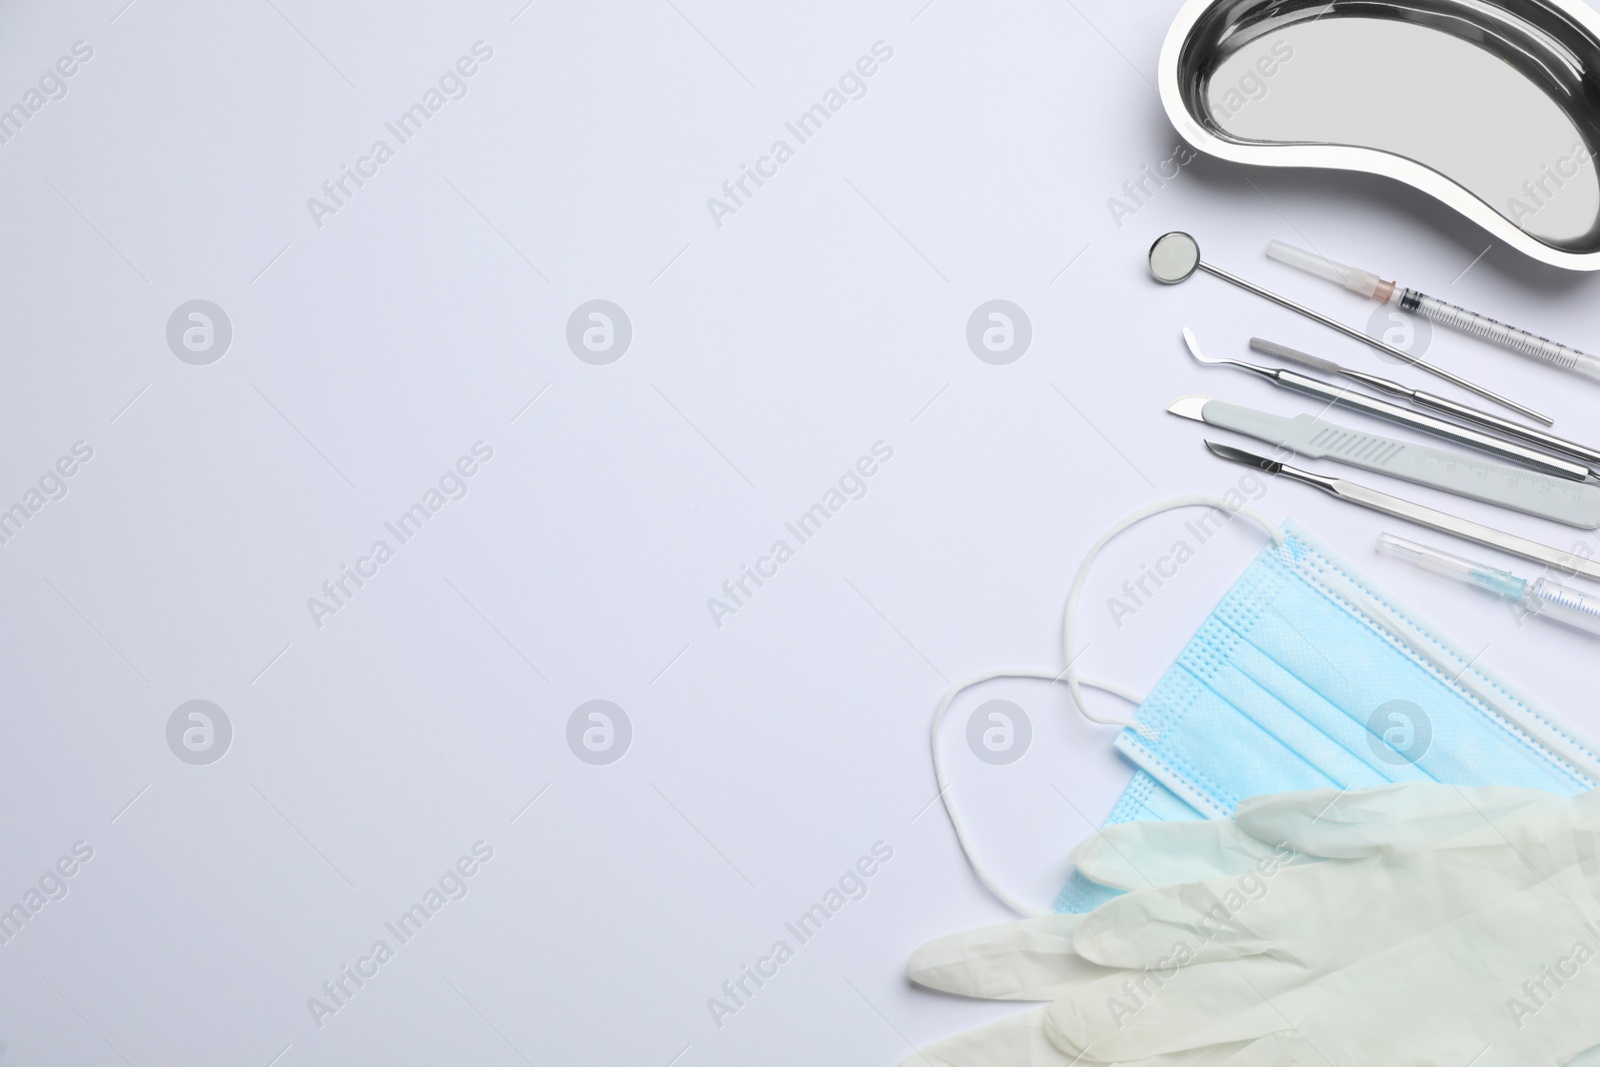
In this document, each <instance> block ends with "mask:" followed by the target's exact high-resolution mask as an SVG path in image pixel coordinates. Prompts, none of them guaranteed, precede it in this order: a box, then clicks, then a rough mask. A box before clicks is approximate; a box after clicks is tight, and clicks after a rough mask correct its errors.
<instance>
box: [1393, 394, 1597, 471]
mask: <svg viewBox="0 0 1600 1067" xmlns="http://www.w3.org/2000/svg"><path fill="white" fill-rule="evenodd" d="M1411 400H1412V402H1413V403H1415V404H1419V405H1421V406H1423V407H1429V408H1432V409H1434V410H1435V411H1443V412H1445V413H1446V414H1448V415H1453V416H1454V417H1455V418H1458V419H1460V420H1462V421H1463V422H1470V423H1474V424H1475V425H1478V426H1485V427H1488V428H1489V429H1491V430H1494V431H1495V432H1496V433H1503V434H1505V435H1506V436H1507V437H1514V438H1516V439H1517V440H1518V441H1525V442H1527V443H1528V444H1531V445H1537V446H1538V447H1540V448H1547V449H1549V450H1550V451H1552V452H1560V453H1562V454H1563V455H1567V456H1575V457H1576V458H1578V459H1581V460H1583V461H1584V462H1585V463H1588V464H1591V465H1594V464H1600V449H1596V448H1590V447H1589V446H1588V445H1580V444H1578V443H1577V442H1576V441H1568V440H1566V439H1565V438H1561V437H1557V436H1555V435H1554V434H1548V433H1545V432H1544V431H1542V430H1535V429H1531V428H1530V427H1527V426H1519V425H1518V424H1516V423H1514V422H1512V421H1511V420H1509V419H1502V418H1500V417H1499V416H1498V415H1490V414H1489V413H1488V412H1486V411H1479V410H1477V409H1476V408H1469V407H1467V406H1466V405H1465V404H1458V403H1456V402H1455V401H1454V400H1449V399H1446V398H1445V397H1442V396H1435V395H1434V394H1433V393H1424V392H1420V391H1419V392H1416V393H1413V394H1412V396H1411ZM1591 473H1592V472H1591Z"/></svg>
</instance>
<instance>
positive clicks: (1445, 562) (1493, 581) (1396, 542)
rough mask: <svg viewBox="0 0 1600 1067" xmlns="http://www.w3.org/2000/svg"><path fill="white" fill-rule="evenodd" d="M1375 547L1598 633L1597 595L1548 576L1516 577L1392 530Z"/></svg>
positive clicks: (1529, 609) (1529, 610)
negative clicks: (1398, 535) (1421, 543)
mask: <svg viewBox="0 0 1600 1067" xmlns="http://www.w3.org/2000/svg"><path fill="white" fill-rule="evenodd" d="M1378 551H1379V552H1382V553H1384V554H1385V555H1390V556H1394V557H1395V558H1396V559H1403V560H1405V561H1406V562H1407V563H1411V564H1414V565H1415V566H1418V567H1421V568H1422V569H1423V570H1425V571H1432V572H1433V573H1435V574H1442V575H1444V576H1445V577H1447V578H1454V579H1455V580H1456V581H1458V582H1461V583H1462V584H1464V585H1470V586H1475V587H1476V588H1478V589H1487V590H1488V591H1489V592H1491V593H1494V594H1495V595H1496V596H1500V597H1503V598H1505V599H1506V600H1510V601H1512V602H1514V603H1515V604H1517V605H1518V606H1519V607H1520V608H1522V610H1523V611H1526V612H1527V613H1528V614H1529V615H1543V616H1544V617H1545V618H1547V619H1554V620H1555V621H1556V622H1561V623H1565V624H1567V625H1568V626H1571V627H1573V628H1575V629H1578V630H1582V631H1584V632H1585V633H1588V634H1594V635H1597V636H1600V597H1595V596H1591V595H1589V594H1588V593H1580V592H1578V590H1576V589H1573V588H1572V587H1571V586H1566V585H1562V584H1561V583H1560V582H1553V581H1551V580H1550V579H1548V578H1535V579H1533V580H1532V581H1529V580H1528V579H1526V578H1518V577H1517V576H1516V575H1515V574H1512V573H1511V572H1510V571H1503V570H1500V569H1498V568H1496V567H1487V566H1483V565H1481V564H1477V563H1473V562H1472V561H1471V560H1466V559H1462V558H1461V557H1460V556H1453V555H1451V554H1450V553H1448V552H1440V551H1439V550H1438V549H1436V548H1429V547H1428V546H1427V545H1419V544H1417V543H1416V542H1414V541H1407V540H1405V539H1404V538H1400V537H1396V536H1395V535H1394V534H1387V533H1386V534H1384V535H1383V536H1381V537H1379V538H1378Z"/></svg>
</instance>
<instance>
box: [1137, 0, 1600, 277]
mask: <svg viewBox="0 0 1600 1067" xmlns="http://www.w3.org/2000/svg"><path fill="white" fill-rule="evenodd" d="M1160 85H1161V101H1162V104H1163V106H1164V107H1165V108H1166V111H1167V115H1168V116H1169V117H1170V118H1171V120H1172V123H1173V125H1174V126H1176V127H1177V129H1178V131H1179V132H1180V133H1181V134H1182V135H1183V136H1184V137H1185V139H1187V140H1188V141H1189V142H1190V143H1191V144H1192V145H1193V146H1194V147H1195V148H1197V149H1199V150H1200V151H1202V152H1205V153H1207V154H1209V155H1213V156H1217V157H1219V158H1221V159H1226V160H1230V161H1232V162H1236V163H1245V164H1252V165H1256V166H1265V167H1318V168H1325V169H1333V170H1349V171H1362V172H1366V173H1369V174H1380V175H1385V176H1387V177H1390V178H1393V179H1395V180H1397V181H1401V182H1404V183H1406V184H1407V185H1410V186H1412V187H1414V188H1416V189H1420V190H1421V191H1422V192H1424V193H1427V194H1428V195H1429V196H1432V197H1434V198H1435V199H1437V200H1439V201H1441V202H1442V203H1444V204H1447V205H1449V206H1450V207H1451V208H1454V209H1455V210H1456V211H1458V212H1460V213H1461V214H1462V215H1465V216H1466V217H1467V218H1469V219H1471V220H1472V221H1473V222H1475V223H1477V224H1478V225H1479V226H1481V227H1483V228H1484V229H1485V230H1487V231H1488V232H1489V233H1490V234H1491V235H1493V236H1494V237H1496V238H1498V239H1500V240H1501V241H1504V242H1505V243H1506V244H1508V245H1510V246H1512V247H1513V248H1516V249H1518V250H1519V251H1521V252H1523V253H1525V254H1527V255H1529V256H1531V257H1533V258H1534V259H1537V260H1539V261H1541V262H1544V263H1549V264H1552V265H1554V266H1557V267H1564V268H1567V269H1569V270H1586V271H1592V270H1600V168H1597V160H1596V158H1595V157H1596V156H1597V155H1600V14H1597V13H1596V12H1595V11H1594V10H1593V9H1592V8H1590V7H1588V6H1587V5H1586V4H1584V3H1583V2H1582V0H1495V2H1489V0H1414V2H1399V0H1392V2H1391V0H1335V2H1333V3H1328V2H1326V0H1323V2H1311V0H1302V2H1296V0H1288V2H1283V0H1189V2H1188V3H1186V4H1185V5H1184V6H1183V9H1182V10H1181V11H1180V12H1179V13H1178V17H1177V19H1176V21H1174V22H1173V24H1172V29H1171V30H1170V31H1169V32H1168V34H1167V39H1166V42H1165V44H1163V46H1162V49H1161V69H1160Z"/></svg>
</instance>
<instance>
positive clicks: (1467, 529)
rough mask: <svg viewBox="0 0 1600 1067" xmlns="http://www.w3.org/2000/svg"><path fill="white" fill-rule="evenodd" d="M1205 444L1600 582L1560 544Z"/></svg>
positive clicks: (1590, 565) (1361, 503)
mask: <svg viewBox="0 0 1600 1067" xmlns="http://www.w3.org/2000/svg"><path fill="white" fill-rule="evenodd" d="M1206 447H1207V448H1208V449H1210V450H1211V454H1212V455H1214V456H1218V457H1220V458H1221V459H1225V460H1227V461H1228V462H1230V463H1238V464H1241V465H1243V466H1246V467H1254V468H1255V469H1256V470H1258V471H1261V472H1262V473H1264V474H1273V475H1277V474H1281V475H1283V476H1284V477H1285V478H1288V479H1290V480H1291V481H1296V482H1302V483H1304V484H1306V485H1309V486H1311V487H1313V488H1315V489H1320V490H1322V491H1323V492H1324V493H1327V494H1328V495H1329V496H1332V497H1335V498H1337V499H1339V500H1342V501H1344V502H1345V503H1346V504H1355V505H1357V506H1358V507H1363V508H1368V509H1370V510H1372V511H1379V512H1382V513H1383V514H1385V515H1393V516H1394V517H1395V518H1397V519H1405V520H1406V521H1407V522H1414V523H1416V524H1417V525H1418V526H1426V527H1428V528H1429V529H1430V530H1438V531H1439V532H1441V533H1447V534H1450V535H1451V536H1453V537H1459V538H1461V539H1462V540H1464V541H1472V542H1475V543H1477V544H1480V545H1488V546H1489V547H1490V548H1498V549H1499V550H1500V551H1502V552H1509V553H1511V554H1512V555H1513V556H1521V557H1522V558H1523V559H1531V560H1533V561H1534V562H1535V563H1543V564H1545V565H1546V566H1549V567H1554V568H1555V569H1556V570H1559V571H1564V572H1565V573H1567V574H1581V575H1582V576H1583V577H1585V578H1593V579H1595V580H1597V581H1600V563H1597V562H1595V561H1594V560H1591V559H1585V558H1583V557H1582V556H1577V555H1574V554H1572V553H1571V552H1563V551H1562V550H1561V549H1559V548H1552V547H1550V546H1549V545H1543V544H1540V543H1539V542H1537V541H1530V540H1528V539H1527V538H1526V537H1520V536H1518V535H1517V534H1514V533H1507V532H1506V531H1504V530H1497V529H1495V528H1494V527H1493V526H1485V525H1483V524H1482V523H1479V522H1473V521H1472V520H1471V519H1463V518H1461V517H1460V516H1459V515H1451V514H1449V513H1448V512H1444V511H1439V510H1437V509H1435V508H1430V507H1427V506H1425V505H1422V504H1413V503H1412V502H1411V501H1409V500H1402V499H1401V498H1400V497H1397V496H1390V495H1389V494H1388V493H1380V492H1379V491H1378V490H1376V489H1369V488H1367V487H1366V486H1364V485H1360V484H1358V483H1356V482H1352V481H1348V480H1347V479H1344V478H1328V477H1325V476H1323V475H1321V474H1314V473H1312V472H1311V471H1306V470H1301V469H1300V468H1298V467H1291V466H1289V464H1287V463H1280V462H1278V461H1277V460H1275V459H1268V458H1266V457H1265V456H1258V455H1255V454H1254V453H1251V452H1246V451H1245V450H1244V449H1242V448H1234V447H1233V446H1231V445H1223V444H1218V443H1217V442H1215V441H1207V442H1206Z"/></svg>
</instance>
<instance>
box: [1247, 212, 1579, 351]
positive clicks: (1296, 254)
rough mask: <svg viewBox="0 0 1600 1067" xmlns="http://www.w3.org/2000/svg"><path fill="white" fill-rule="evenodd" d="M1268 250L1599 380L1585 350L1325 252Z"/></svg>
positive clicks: (1357, 289) (1276, 245)
mask: <svg viewBox="0 0 1600 1067" xmlns="http://www.w3.org/2000/svg"><path fill="white" fill-rule="evenodd" d="M1267 255H1268V256H1269V257H1270V258H1272V259H1275V260H1277V261H1278V262H1279V263H1287V264H1288V265H1289V266H1291V267H1297V268H1299V269H1300V270H1303V271H1305V272H1306V273H1307V274H1315V275H1316V276H1317V277H1319V278H1326V279H1327V280H1328V281H1330V282H1334V283H1336V284H1338V285H1342V286H1344V287H1345V288H1346V289H1348V290H1350V291H1351V292H1352V293H1359V294H1361V295H1362V296H1369V297H1371V298H1372V299H1374V300H1376V301H1377V302H1378V303H1380V304H1398V305H1399V306H1400V308H1401V310H1403V311H1410V312H1414V313H1416V314H1418V315H1421V316H1422V317H1423V318H1425V319H1429V320H1430V321H1433V322H1437V323H1438V324H1439V325H1441V326H1448V327H1450V328H1451V329H1454V330H1460V331H1461V332H1462V333H1469V334H1472V335H1473V336H1474V337H1481V338H1483V339H1484V340H1485V341H1488V342H1490V343H1491V344H1497V345H1499V346H1500V347H1502V348H1509V349H1510V350H1511V351H1513V352H1516V353H1519V354H1521V355H1524V356H1528V357H1530V358H1532V359H1539V360H1543V361H1544V362H1546V363H1549V364H1552V365H1553V366H1557V367H1560V368H1561V369H1562V370H1569V371H1572V372H1574V373H1576V374H1581V375H1583V376H1584V377H1585V378H1591V379H1593V380H1595V381H1600V359H1597V358H1596V357H1594V356H1591V355H1589V354H1588V353H1587V352H1580V351H1578V350H1577V349H1576V348H1573V347H1572V346H1571V345H1563V344H1558V343H1557V342H1555V341H1552V340H1550V339H1549V338H1547V337H1540V336H1539V335H1538V334H1536V333H1530V332H1529V331H1527V330H1519V329H1517V328H1516V327H1515V326H1507V325H1506V324H1505V323H1503V322H1500V321H1499V320H1498V319H1491V318H1490V317H1489V316H1487V315H1480V314H1478V313H1477V312H1475V311H1468V310H1467V309H1466V308H1464V307H1458V306H1457V305H1455V304H1451V303H1448V302H1446V301H1444V300H1440V299H1438V298H1437V297H1432V296H1429V295H1428V294H1427V293H1422V292H1418V291H1417V290H1415V289H1407V288H1406V287H1405V286H1403V285H1396V284H1395V283H1394V282H1391V281H1385V280H1384V279H1382V278H1380V277H1378V276H1377V275H1376V274H1373V273H1372V272H1371V271H1367V270H1362V269H1361V268H1360V267H1347V266H1345V265H1344V264H1343V263H1335V262H1334V261H1333V260H1331V259H1328V258H1327V257H1326V256H1321V255H1318V254H1317V253H1315V252H1307V251H1306V250H1305V249H1303V248H1296V247H1294V246H1293V245H1287V244H1284V243H1283V242H1282V241H1273V242H1272V243H1271V244H1269V245H1268V246H1267Z"/></svg>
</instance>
